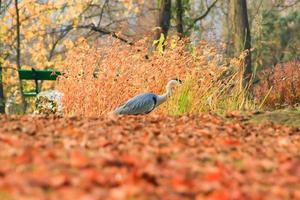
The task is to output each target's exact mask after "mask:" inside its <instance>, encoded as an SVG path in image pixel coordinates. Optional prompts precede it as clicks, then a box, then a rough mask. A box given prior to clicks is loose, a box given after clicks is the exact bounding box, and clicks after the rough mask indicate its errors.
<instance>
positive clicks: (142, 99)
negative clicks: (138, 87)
mask: <svg viewBox="0 0 300 200" xmlns="http://www.w3.org/2000/svg"><path fill="white" fill-rule="evenodd" d="M155 105H156V95H154V94H152V93H144V94H141V95H138V96H136V97H133V98H132V99H129V100H128V101H127V102H126V103H125V104H123V105H122V106H120V107H119V108H117V109H116V110H115V111H114V112H115V113H116V114H131V115H137V114H146V113H149V112H151V111H152V110H153V109H154V108H155Z"/></svg>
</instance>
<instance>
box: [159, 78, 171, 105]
mask: <svg viewBox="0 0 300 200" xmlns="http://www.w3.org/2000/svg"><path fill="white" fill-rule="evenodd" d="M171 94H172V85H171V83H169V84H168V85H167V87H166V92H165V93H164V94H162V95H158V97H157V106H158V105H160V104H162V103H163V102H165V101H166V100H167V99H168V98H169V97H170V96H171Z"/></svg>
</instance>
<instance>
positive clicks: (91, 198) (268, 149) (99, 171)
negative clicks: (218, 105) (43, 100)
mask: <svg viewBox="0 0 300 200" xmlns="http://www.w3.org/2000/svg"><path fill="white" fill-rule="evenodd" d="M236 116H239V115H238V113H237V114H236V113H233V114H232V117H236ZM241 121H243V118H241ZM0 124H1V126H0V200H1V199H22V200H23V199H31V200H32V199H47V200H55V199H62V200H72V199H79V200H100V199H101V200H102V199H109V200H118V199H119V200H123V199H124V200H127V199H150V200H152V199H153V200H156V199H167V200H168V199H170V200H177V199H178V200H182V199H183V200H185V199H191V200H194V199H195V200H202V199H210V200H228V199H299V196H300V195H299V194H300V193H299V190H300V177H299V176H298V174H300V159H299V158H300V153H299V149H300V132H299V129H295V128H289V127H285V126H279V125H270V124H268V125H251V124H248V125H245V124H243V123H239V122H236V121H235V122H225V121H223V120H222V119H221V118H219V117H217V116H214V115H209V114H203V115H200V116H183V117H166V116H160V115H153V116H151V115H150V116H137V117H114V118H111V117H110V118H109V117H108V118H99V119H80V118H51V117H50V118H43V117H30V116H0Z"/></svg>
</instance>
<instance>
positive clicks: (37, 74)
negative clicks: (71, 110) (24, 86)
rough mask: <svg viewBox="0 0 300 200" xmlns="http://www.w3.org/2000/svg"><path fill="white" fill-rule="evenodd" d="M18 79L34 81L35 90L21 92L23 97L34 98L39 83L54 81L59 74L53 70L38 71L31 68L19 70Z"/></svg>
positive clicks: (38, 89) (37, 91)
mask: <svg viewBox="0 0 300 200" xmlns="http://www.w3.org/2000/svg"><path fill="white" fill-rule="evenodd" d="M18 72H19V78H20V80H21V81H23V80H33V81H35V89H34V90H31V91H22V93H23V95H24V97H35V96H37V95H38V93H39V92H40V88H39V81H55V80H56V79H57V77H58V76H59V75H61V73H60V72H59V71H55V70H39V69H34V68H32V69H31V70H27V69H19V70H18Z"/></svg>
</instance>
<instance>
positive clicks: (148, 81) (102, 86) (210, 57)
mask: <svg viewBox="0 0 300 200" xmlns="http://www.w3.org/2000/svg"><path fill="white" fill-rule="evenodd" d="M147 44H149V41H147V40H146V39H144V40H141V41H139V42H138V43H136V44H135V45H134V46H129V45H126V44H124V43H121V42H119V41H116V40H112V39H110V40H108V41H106V42H103V43H98V44H97V45H95V46H92V47H90V46H89V45H88V44H86V43H84V44H82V45H81V46H79V47H77V48H75V49H74V50H72V51H71V52H70V53H69V54H68V56H67V58H66V60H65V62H64V63H63V65H64V67H65V69H66V75H65V76H64V77H61V78H60V79H59V81H58V89H59V90H61V91H62V92H63V93H64V97H63V104H64V109H65V113H66V114H67V115H79V116H100V115H103V114H105V113H108V112H110V111H111V110H113V109H114V108H115V107H117V106H118V105H120V104H121V103H123V102H124V101H126V100H127V99H129V98H131V97H133V96H134V95H137V94H139V93H141V92H146V91H149V92H154V93H157V94H160V93H163V92H164V90H165V85H166V83H167V82H168V80H169V79H172V78H180V79H182V80H184V84H183V86H181V87H180V88H179V89H178V90H176V92H175V93H174V96H173V97H172V98H171V99H170V100H169V101H168V103H166V104H164V105H163V106H161V107H160V108H159V109H157V110H156V111H155V112H159V113H165V114H183V113H191V112H200V111H209V110H212V111H216V112H225V111H229V110H237V109H245V108H246V107H247V106H249V105H250V104H248V101H247V98H246V91H245V90H244V89H243V88H242V87H241V83H242V77H241V74H242V63H243V62H241V60H242V59H243V58H237V59H232V60H229V61H226V60H225V59H224V58H223V57H222V55H221V54H220V53H219V51H220V49H218V48H217V47H216V45H214V46H211V45H209V44H206V43H205V42H201V43H200V44H198V45H197V46H196V47H190V46H189V45H188V43H187V42H186V41H178V40H176V39H170V40H169V41H167V42H166V46H165V48H164V51H163V52H161V51H155V52H152V53H151V55H149V50H148V48H147V47H148V46H149V45H147ZM228 66H230V67H228ZM228 69H231V70H228Z"/></svg>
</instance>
